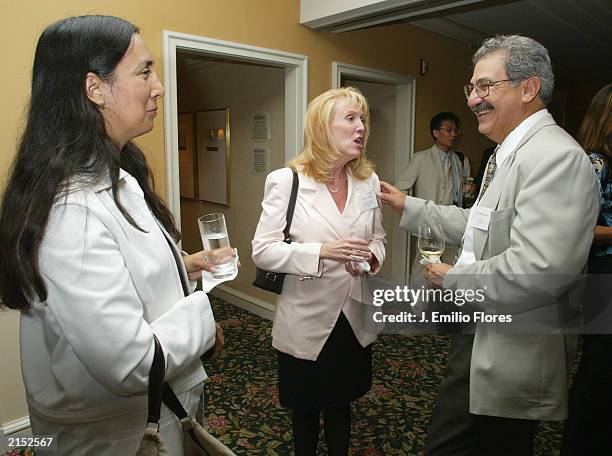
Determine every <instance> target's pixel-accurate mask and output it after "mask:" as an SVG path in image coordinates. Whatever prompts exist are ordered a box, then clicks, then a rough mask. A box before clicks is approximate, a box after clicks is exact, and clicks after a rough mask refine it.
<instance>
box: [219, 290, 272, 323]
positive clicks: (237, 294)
mask: <svg viewBox="0 0 612 456" xmlns="http://www.w3.org/2000/svg"><path fill="white" fill-rule="evenodd" d="M210 294H211V295H213V296H216V297H217V298H221V299H223V300H224V301H227V302H229V303H230V304H233V305H235V306H236V307H240V308H241V309H243V310H246V311H247V312H250V313H252V314H255V315H257V316H259V317H261V318H265V319H266V320H270V321H272V320H273V319H274V312H275V311H276V305H275V304H271V303H269V302H267V301H264V300H263V299H258V298H254V297H252V296H249V295H248V294H246V293H243V292H241V291H238V290H236V289H235V288H232V287H230V286H228V285H219V286H217V287H215V288H214V289H213V290H211V291H210Z"/></svg>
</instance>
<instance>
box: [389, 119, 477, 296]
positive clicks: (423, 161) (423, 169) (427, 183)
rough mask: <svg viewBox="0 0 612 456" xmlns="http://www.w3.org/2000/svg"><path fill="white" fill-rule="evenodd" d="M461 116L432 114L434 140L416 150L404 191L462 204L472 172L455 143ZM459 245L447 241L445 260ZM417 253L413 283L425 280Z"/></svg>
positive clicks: (451, 258)
mask: <svg viewBox="0 0 612 456" xmlns="http://www.w3.org/2000/svg"><path fill="white" fill-rule="evenodd" d="M459 126H460V121H459V118H458V117H457V116H456V115H455V114H453V113H452V112H439V113H438V114H436V115H435V116H433V117H432V118H431V121H430V122H429V131H430V133H431V137H432V138H433V140H434V144H433V146H431V148H429V149H425V150H421V151H419V152H416V153H415V154H414V156H413V157H412V160H411V161H410V164H409V165H408V167H407V168H406V169H405V170H404V171H403V172H402V174H401V175H400V177H399V179H398V180H397V182H396V183H395V186H396V187H397V188H399V189H400V190H402V191H410V190H412V191H413V192H412V195H413V196H416V197H417V198H421V199H425V200H431V201H433V202H435V203H437V204H443V205H444V206H449V205H455V206H459V207H461V205H462V198H463V191H462V188H463V186H462V183H463V182H462V181H463V178H464V177H469V176H470V162H469V161H468V159H467V157H465V156H464V155H463V154H462V157H460V156H459V155H458V154H457V153H456V152H455V151H454V146H455V144H456V142H457V140H458V138H459V135H460V134H461V130H460V129H459ZM457 247H458V246H457V245H452V244H451V245H447V246H446V249H444V253H443V254H442V257H441V261H442V262H444V263H451V264H452V262H454V259H455V256H456V254H457ZM420 260H421V257H420V255H418V254H417V255H416V256H415V258H414V261H413V263H412V268H411V269H410V274H411V278H412V279H411V284H412V286H418V285H420V284H421V283H422V282H423V272H424V267H423V265H422V264H421V263H420Z"/></svg>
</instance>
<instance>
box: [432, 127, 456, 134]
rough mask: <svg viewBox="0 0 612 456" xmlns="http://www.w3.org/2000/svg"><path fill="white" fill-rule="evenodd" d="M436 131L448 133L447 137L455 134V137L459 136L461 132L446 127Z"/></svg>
mask: <svg viewBox="0 0 612 456" xmlns="http://www.w3.org/2000/svg"><path fill="white" fill-rule="evenodd" d="M438 130H444V131H445V132H446V133H448V134H449V135H450V134H451V133H455V134H456V135H460V134H461V130H460V129H459V128H447V127H440V128H438Z"/></svg>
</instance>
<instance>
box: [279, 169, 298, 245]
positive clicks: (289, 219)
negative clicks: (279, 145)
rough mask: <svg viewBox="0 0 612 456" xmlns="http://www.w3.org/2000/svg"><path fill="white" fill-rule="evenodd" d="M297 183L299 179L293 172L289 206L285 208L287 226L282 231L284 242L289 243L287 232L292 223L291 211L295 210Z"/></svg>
mask: <svg viewBox="0 0 612 456" xmlns="http://www.w3.org/2000/svg"><path fill="white" fill-rule="evenodd" d="M299 182H300V178H299V177H298V173H297V172H296V171H295V170H293V184H292V185H291V196H290V197H289V206H288V207H287V224H286V225H285V229H284V230H283V236H284V238H285V242H288V241H289V242H291V239H290V238H289V230H290V229H291V222H292V221H293V211H294V210H295V200H296V199H297V191H298V184H299Z"/></svg>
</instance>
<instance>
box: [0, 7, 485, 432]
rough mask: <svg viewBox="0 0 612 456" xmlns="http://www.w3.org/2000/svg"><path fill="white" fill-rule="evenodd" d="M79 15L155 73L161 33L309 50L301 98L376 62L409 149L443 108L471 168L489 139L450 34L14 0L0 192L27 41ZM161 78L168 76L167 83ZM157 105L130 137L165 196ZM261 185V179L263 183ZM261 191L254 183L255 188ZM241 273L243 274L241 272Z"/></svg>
mask: <svg viewBox="0 0 612 456" xmlns="http://www.w3.org/2000/svg"><path fill="white" fill-rule="evenodd" d="M79 14H112V15H117V16H121V17H124V18H126V19H128V20H131V21H132V22H134V23H135V24H137V25H138V26H139V27H140V28H141V33H142V35H143V37H144V38H145V40H146V42H147V43H148V45H149V48H150V49H151V52H152V54H153V56H154V59H155V61H156V64H157V71H158V74H159V75H160V76H161V75H162V74H163V69H162V32H163V31H164V30H172V31H177V32H183V33H189V34H195V35H201V36H207V37H210V38H216V39H221V40H228V41H235V42H239V43H245V44H250V45H254V46H260V47H264V48H271V49H279V50H282V51H287V52H293V53H298V54H303V55H306V56H308V59H309V61H308V68H309V70H308V91H309V94H308V95H309V99H312V98H313V97H314V96H316V95H317V94H319V93H321V92H323V91H325V90H327V89H329V88H330V87H331V63H332V61H341V62H344V63H349V64H355V65H361V66H367V67H372V68H379V69H382V70H387V71H393V72H398V73H404V74H407V75H414V76H416V120H415V127H416V130H415V150H419V149H423V148H425V147H428V146H429V145H430V144H431V137H430V135H429V128H428V124H429V120H430V118H431V116H432V115H433V114H435V113H436V112H438V111H442V110H450V111H454V112H456V113H457V114H458V115H459V117H460V118H461V119H462V120H463V124H464V125H463V130H464V132H465V135H464V138H463V142H462V146H461V149H462V150H463V151H464V152H466V154H467V155H468V157H469V158H470V159H471V160H472V164H473V167H474V168H475V167H476V166H477V164H478V161H479V159H480V156H481V153H482V150H483V149H485V148H486V147H487V146H488V145H489V142H488V141H487V140H486V139H484V138H482V137H481V136H480V135H479V134H478V133H477V131H476V122H475V119H474V117H473V115H472V114H471V113H470V112H469V110H468V109H467V107H466V106H465V97H464V95H463V92H462V85H463V84H464V83H465V82H466V81H467V80H468V79H469V77H470V70H469V66H470V52H469V50H468V48H467V46H466V45H465V44H463V43H460V42H457V41H455V40H452V39H449V38H445V37H442V36H440V35H436V34H434V33H432V32H429V31H426V30H422V29H419V28H416V27H412V26H410V25H405V24H399V25H392V26H387V27H379V28H371V29H367V30H360V31H355V32H350V33H344V34H331V33H322V32H315V31H313V30H311V29H308V28H306V27H303V26H301V25H299V17H300V2H299V0H266V1H265V2H261V1H252V0H225V1H224V2H212V1H201V0H174V1H172V2H167V1H161V0H131V1H125V0H87V2H83V1H81V0H55V1H53V2H40V1H36V0H23V1H19V2H3V4H2V6H0V17H1V18H2V27H0V42H2V43H10V46H9V45H6V46H4V47H3V51H4V55H3V58H2V59H1V60H0V74H1V75H2V85H3V87H5V88H8V90H5V93H4V96H3V99H2V102H3V103H2V109H1V110H0V125H2V129H0V150H1V151H2V153H1V154H0V169H1V172H0V189H1V188H4V184H5V178H6V174H7V171H8V168H9V165H10V163H11V161H12V158H13V156H14V150H15V144H16V141H17V138H18V137H19V135H20V132H21V128H22V125H23V119H24V114H25V106H26V103H27V100H28V91H29V85H30V72H31V68H32V59H33V55H34V49H35V46H36V40H37V39H38V36H39V35H40V33H41V31H42V30H43V29H44V27H45V26H46V25H48V24H50V23H51V22H53V21H55V20H57V19H60V18H62V17H66V16H70V15H79ZM422 58H424V59H427V60H428V62H429V73H428V74H427V75H425V76H419V75H418V69H419V60H420V59H422ZM166 82H167V81H166ZM163 125H164V122H163V109H160V110H159V117H158V119H157V125H156V128H155V129H154V130H153V131H152V132H151V133H149V134H147V135H145V136H143V137H142V138H140V139H139V140H138V143H139V144H140V145H141V146H142V147H143V149H144V150H145V153H146V154H147V157H148V159H149V163H150V165H151V167H152V169H153V173H154V177H155V182H156V187H157V191H158V192H159V193H160V194H161V195H162V196H163V197H165V196H166V177H165V176H166V170H165V155H164V154H165V151H164V131H163ZM262 183H263V181H262ZM260 192H261V190H260ZM245 276H246V274H245ZM16 322H17V319H16V318H15V317H8V318H7V317H4V318H0V334H2V335H3V336H2V337H3V342H4V345H3V369H2V372H3V374H2V376H3V380H2V382H3V383H2V384H1V385H0V386H1V387H2V390H1V391H0V404H1V407H2V410H1V411H0V425H2V424H5V423H7V422H10V421H12V420H15V419H18V418H21V417H23V416H25V415H26V414H27V409H26V406H25V400H24V395H23V389H22V386H21V383H20V380H19V378H18V375H16V376H12V374H11V375H9V376H5V372H17V369H18V365H19V359H18V352H19V350H18V339H17V329H16V328H17V323H16Z"/></svg>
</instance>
